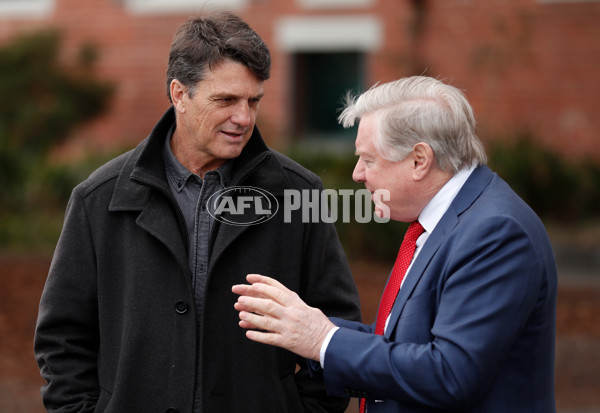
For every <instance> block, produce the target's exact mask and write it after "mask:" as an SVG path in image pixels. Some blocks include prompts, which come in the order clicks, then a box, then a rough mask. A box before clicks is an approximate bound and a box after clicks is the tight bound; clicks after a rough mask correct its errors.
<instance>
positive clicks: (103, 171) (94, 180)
mask: <svg viewBox="0 0 600 413" xmlns="http://www.w3.org/2000/svg"><path fill="white" fill-rule="evenodd" d="M135 152H136V149H131V150H129V151H127V152H125V153H122V154H121V155H118V156H116V157H114V158H112V159H111V160H109V161H108V162H106V163H104V164H103V165H101V166H99V167H98V168H97V169H96V170H95V171H93V172H92V173H91V174H90V175H89V176H88V177H87V179H85V180H84V181H83V182H81V183H80V184H79V185H77V187H76V188H75V190H76V191H77V192H79V193H80V194H81V195H82V196H84V197H85V196H86V195H88V194H90V193H92V192H94V191H95V190H96V189H98V188H100V187H103V186H105V185H107V184H110V183H113V186H114V182H116V179H117V177H118V176H119V175H120V174H121V171H122V170H123V168H124V167H125V165H126V164H127V163H128V160H130V159H131V157H132V156H134V154H135Z"/></svg>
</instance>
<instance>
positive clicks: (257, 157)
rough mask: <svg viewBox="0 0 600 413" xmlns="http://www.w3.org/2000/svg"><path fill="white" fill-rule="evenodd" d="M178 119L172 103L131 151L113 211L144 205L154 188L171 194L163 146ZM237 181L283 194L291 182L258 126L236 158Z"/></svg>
mask: <svg viewBox="0 0 600 413" xmlns="http://www.w3.org/2000/svg"><path fill="white" fill-rule="evenodd" d="M174 123H175V110H174V108H173V107H171V108H170V109H168V110H167V112H166V113H165V114H164V115H163V116H162V118H161V119H160V120H159V121H158V123H157V124H156V125H155V126H154V128H153V129H152V132H150V135H149V136H148V137H147V138H146V139H144V140H143V141H142V142H141V143H140V144H139V145H138V146H137V148H135V149H134V150H133V151H132V152H131V156H129V157H128V159H127V160H126V162H125V164H124V167H123V168H122V170H121V173H120V174H119V177H118V178H117V183H116V187H115V190H114V193H113V197H112V200H111V204H110V210H111V211H118V210H141V209H143V208H144V206H145V205H146V204H147V203H148V200H149V199H150V197H151V196H152V190H159V191H160V192H162V193H163V194H164V195H166V196H167V197H171V195H170V188H169V185H168V181H167V176H166V172H165V164H164V160H163V156H162V150H163V145H164V140H165V139H166V136H167V134H168V132H169V129H170V128H171V127H172V126H173V124H174ZM236 185H249V186H257V187H260V188H261V189H264V190H267V191H269V192H271V193H272V194H273V195H275V196H277V195H282V194H283V190H284V189H285V188H289V187H290V185H291V184H290V181H289V179H288V178H287V176H286V174H284V173H283V168H282V167H281V165H280V164H279V162H278V161H277V159H276V157H275V156H273V153H272V152H271V150H270V149H269V148H268V147H267V145H266V144H265V142H264V141H263V138H262V136H261V134H260V131H259V130H258V128H256V127H255V128H254V131H253V133H252V136H251V137H250V140H249V141H248V143H247V144H246V147H245V148H244V149H243V150H242V153H241V154H240V156H239V157H238V158H236V159H235V160H234V162H233V165H232V171H231V186H236Z"/></svg>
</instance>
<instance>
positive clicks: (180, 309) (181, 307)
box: [175, 301, 188, 314]
mask: <svg viewBox="0 0 600 413" xmlns="http://www.w3.org/2000/svg"><path fill="white" fill-rule="evenodd" d="M187 310H188V305H187V303H186V302H185V301H177V303H176V304H175V311H177V314H185V313H187Z"/></svg>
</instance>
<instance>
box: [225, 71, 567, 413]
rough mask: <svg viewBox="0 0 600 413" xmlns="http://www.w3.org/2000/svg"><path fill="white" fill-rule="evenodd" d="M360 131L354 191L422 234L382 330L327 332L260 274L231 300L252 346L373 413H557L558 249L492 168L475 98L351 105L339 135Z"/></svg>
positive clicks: (370, 100) (413, 239) (410, 95)
mask: <svg viewBox="0 0 600 413" xmlns="http://www.w3.org/2000/svg"><path fill="white" fill-rule="evenodd" d="M358 119H360V124H359V128H358V133H357V138H356V154H357V155H358V162H357V164H356V167H355V169H354V173H353V179H354V180H355V181H357V182H362V183H364V185H365V187H366V188H367V189H368V190H369V191H371V192H375V191H377V190H387V191H389V193H390V195H391V196H390V199H389V200H388V201H381V200H376V205H375V208H376V211H379V213H383V212H384V211H389V213H390V217H391V219H394V220H398V221H403V222H407V223H411V224H410V226H409V229H408V231H407V235H406V237H405V239H404V241H403V242H402V246H401V247H400V252H399V254H398V259H397V261H396V263H395V265H394V268H393V270H392V273H391V275H390V278H389V280H388V283H387V285H386V289H385V291H384V293H383V297H382V301H381V304H380V307H379V311H378V315H377V321H376V323H374V324H372V325H366V324H362V323H359V322H354V321H347V320H342V319H339V318H331V319H329V318H327V317H325V316H324V315H323V313H322V312H321V311H320V310H319V309H317V308H312V307H309V306H308V305H306V304H305V303H304V302H303V301H302V300H301V299H300V298H299V297H298V296H297V295H296V294H295V293H293V292H291V291H289V290H288V289H287V288H286V287H285V286H283V285H282V284H281V283H279V282H278V281H275V280H273V279H271V278H268V277H265V276H262V275H259V274H249V275H248V276H247V280H248V282H249V283H250V285H246V284H244V285H235V286H233V291H234V292H235V293H237V294H239V295H240V297H239V298H238V302H237V303H236V304H235V308H236V309H237V310H238V311H239V317H240V319H241V321H240V326H241V327H243V328H245V329H248V331H247V332H246V335H247V337H248V338H249V339H251V340H255V341H258V342H261V343H266V344H271V345H275V346H280V347H284V348H286V349H289V350H291V351H293V352H296V353H297V354H300V355H302V356H304V357H306V358H308V359H312V360H315V361H318V362H319V363H314V364H313V367H314V371H315V372H316V374H317V373H318V374H323V377H324V380H325V385H326V388H327V391H328V393H329V394H332V395H347V396H348V395H349V396H353V397H360V398H361V407H360V409H361V412H364V411H365V410H366V411H367V412H369V413H373V412H404V413H406V412H415V413H416V412H442V411H444V412H448V411H453V412H458V411H460V412H468V413H470V412H473V413H475V412H485V413H496V412H497V413H506V412H511V413H516V412H528V413H531V412H540V413H542V412H543V413H548V412H555V411H556V408H555V401H554V342H555V325H556V317H555V310H556V288H557V274H556V265H555V261H554V256H553V253H552V248H551V245H550V242H549V240H548V236H547V234H546V231H545V229H544V226H543V224H542V223H541V221H540V220H539V218H538V217H537V216H536V214H535V213H534V212H533V211H532V210H531V209H530V208H529V207H528V206H527V205H526V204H525V203H524V202H523V201H522V200H521V199H520V198H519V197H518V196H517V195H516V194H515V193H514V192H513V191H512V190H511V189H510V188H509V186H508V185H507V184H506V183H505V182H504V181H503V180H502V179H501V178H499V177H498V176H497V175H496V174H495V173H493V172H492V171H491V170H490V169H489V168H488V167H487V166H485V164H486V155H485V152H484V149H483V145H482V143H481V141H480V140H479V139H478V137H477V136H476V135H475V132H474V129H475V118H474V116H473V112H472V109H471V107H470V105H469V103H468V102H467V100H466V98H465V97H464V95H463V94H462V93H461V92H460V91H459V90H458V89H456V88H454V87H452V86H449V85H446V84H444V83H443V82H440V81H438V80H435V79H432V78H429V77H422V76H417V77H411V78H405V79H400V80H398V81H395V82H391V83H386V84H382V85H379V86H376V87H374V88H372V89H370V90H369V91H367V92H365V93H364V94H362V95H361V96H360V97H358V98H357V99H350V100H349V102H348V104H347V106H346V108H345V110H344V111H343V113H342V114H341V116H340V121H341V123H343V125H344V126H346V127H348V126H352V125H353V124H354V122H355V121H356V120H358ZM374 199H375V198H374ZM381 202H384V204H381Z"/></svg>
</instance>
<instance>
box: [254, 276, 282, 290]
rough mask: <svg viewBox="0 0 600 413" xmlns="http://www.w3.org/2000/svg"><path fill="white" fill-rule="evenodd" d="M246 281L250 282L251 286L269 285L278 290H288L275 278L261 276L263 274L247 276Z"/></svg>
mask: <svg viewBox="0 0 600 413" xmlns="http://www.w3.org/2000/svg"><path fill="white" fill-rule="evenodd" d="M246 280H248V282H249V283H250V284H255V283H262V284H267V285H270V286H273V287H276V288H280V289H286V290H287V288H285V286H284V285H283V284H281V283H280V282H279V281H277V280H276V279H274V278H271V277H267V276H266V275H261V274H248V275H247V276H246Z"/></svg>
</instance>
